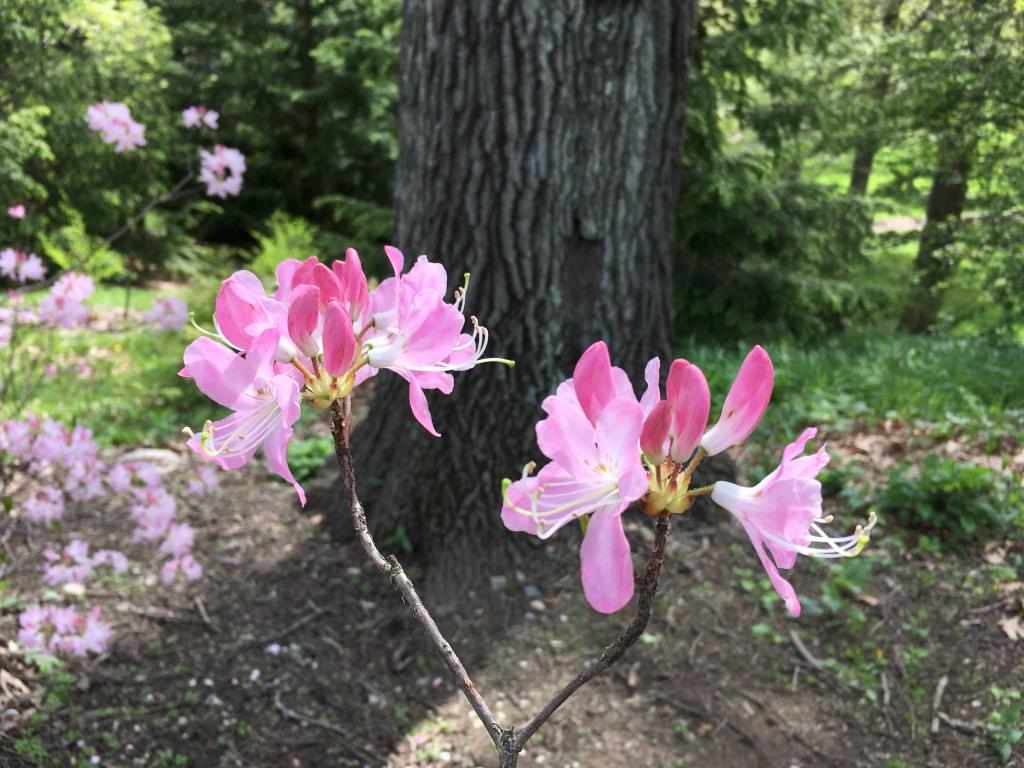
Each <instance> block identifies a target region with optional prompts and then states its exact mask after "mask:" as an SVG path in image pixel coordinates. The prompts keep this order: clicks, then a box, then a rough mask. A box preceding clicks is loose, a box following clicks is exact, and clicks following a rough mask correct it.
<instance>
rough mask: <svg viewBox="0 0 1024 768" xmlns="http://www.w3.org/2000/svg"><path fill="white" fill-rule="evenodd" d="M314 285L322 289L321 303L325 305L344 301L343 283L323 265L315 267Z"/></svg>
mask: <svg viewBox="0 0 1024 768" xmlns="http://www.w3.org/2000/svg"><path fill="white" fill-rule="evenodd" d="M313 284H314V285H315V286H316V287H317V288H319V289H320V301H322V302H323V303H324V304H330V303H331V302H332V301H341V300H342V295H341V281H340V280H338V278H337V276H336V275H335V274H334V273H333V272H331V270H330V269H328V268H327V267H326V266H324V265H323V264H320V263H317V265H316V266H315V267H313Z"/></svg>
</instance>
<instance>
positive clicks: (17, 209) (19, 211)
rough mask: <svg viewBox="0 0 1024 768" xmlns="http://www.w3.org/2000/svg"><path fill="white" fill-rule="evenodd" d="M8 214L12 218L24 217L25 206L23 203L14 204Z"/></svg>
mask: <svg viewBox="0 0 1024 768" xmlns="http://www.w3.org/2000/svg"><path fill="white" fill-rule="evenodd" d="M7 215H8V216H10V217H11V218H12V219H24V218H25V206H24V205H22V204H21V203H18V204H17V205H12V206H11V207H10V208H8V209H7Z"/></svg>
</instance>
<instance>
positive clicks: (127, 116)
mask: <svg viewBox="0 0 1024 768" xmlns="http://www.w3.org/2000/svg"><path fill="white" fill-rule="evenodd" d="M85 115H86V119H88V121H89V129H90V130H93V131H97V132H99V133H100V134H101V135H102V137H103V141H104V142H106V143H107V144H113V145H114V151H115V152H133V151H135V150H136V149H138V148H139V147H144V146H145V145H146V139H145V136H144V135H143V134H144V132H145V130H146V126H144V125H141V124H140V123H137V122H135V121H134V120H132V113H131V110H130V109H128V107H127V106H126V105H124V104H122V103H121V102H117V101H113V102H112V101H101V102H100V103H98V104H93V105H92V106H91V107H89V109H87V110H86V113H85Z"/></svg>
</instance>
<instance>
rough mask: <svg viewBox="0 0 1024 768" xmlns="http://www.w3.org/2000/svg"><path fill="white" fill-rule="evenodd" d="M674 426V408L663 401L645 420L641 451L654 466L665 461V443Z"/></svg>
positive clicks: (641, 434)
mask: <svg viewBox="0 0 1024 768" xmlns="http://www.w3.org/2000/svg"><path fill="white" fill-rule="evenodd" d="M671 426H672V407H671V406H670V405H669V403H668V401H667V400H662V401H661V402H659V403H658V404H657V405H655V406H654V408H653V409H652V410H651V412H650V413H649V414H648V415H647V418H646V419H644V425H643V428H642V429H641V430H640V450H641V451H643V454H644V456H646V457H647V459H648V460H649V461H651V462H652V463H654V464H661V463H662V462H663V461H665V441H666V440H667V439H668V431H669V429H670V428H671Z"/></svg>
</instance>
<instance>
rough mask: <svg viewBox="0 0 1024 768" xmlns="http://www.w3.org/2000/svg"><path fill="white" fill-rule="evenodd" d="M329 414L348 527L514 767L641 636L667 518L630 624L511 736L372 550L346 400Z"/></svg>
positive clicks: (393, 567)
mask: <svg viewBox="0 0 1024 768" xmlns="http://www.w3.org/2000/svg"><path fill="white" fill-rule="evenodd" d="M331 416H332V418H331V433H332V434H333V435H334V450H335V454H336V455H337V457H338V468H339V469H340V470H341V479H342V485H343V486H344V489H345V494H346V496H347V497H348V502H349V507H350V509H351V510H352V524H353V526H354V527H355V531H356V535H357V536H358V537H359V542H360V543H361V544H362V546H363V549H364V550H365V551H366V554H367V556H368V557H369V558H370V561H371V562H372V563H373V564H374V565H375V566H376V567H377V570H379V571H380V572H381V573H383V574H384V575H385V576H387V577H388V578H389V579H390V580H391V583H392V585H394V587H395V589H397V590H398V591H399V592H400V593H401V594H402V597H403V598H404V599H405V603H406V605H407V606H409V610H410V611H411V612H412V615H413V616H414V617H415V618H416V621H418V622H419V624H420V626H421V627H422V628H423V631H424V632H425V633H426V635H427V637H428V638H429V639H430V642H431V643H433V645H434V647H435V648H436V649H437V652H438V653H439V654H440V655H441V658H443V659H444V662H445V664H447V665H448V669H449V670H450V671H451V673H452V675H453V676H454V677H455V682H456V683H457V684H458V686H459V689H460V690H461V691H462V694H463V695H464V696H465V697H466V700H467V701H469V704H470V706H471V707H473V711H474V712H476V715H477V717H478V718H479V719H480V722H482V723H483V724H484V727H485V728H486V729H487V733H488V734H489V735H490V737H491V741H493V742H494V746H495V748H496V749H497V751H498V755H499V757H500V763H499V766H500V768H515V766H516V764H517V762H518V758H519V753H520V752H521V751H522V750H523V748H524V747H525V746H526V743H527V742H528V741H529V740H530V737H532V736H533V735H534V734H535V733H536V732H537V730H538V729H539V728H540V727H541V726H542V725H543V724H544V723H545V722H547V720H548V718H550V717H551V716H552V715H553V714H554V713H555V711H556V710H557V709H558V708H559V707H560V706H562V704H564V703H565V702H566V701H567V700H568V699H569V697H570V696H572V695H573V694H574V693H575V692H576V691H577V690H579V689H580V688H581V687H583V686H584V685H586V684H587V683H588V682H590V681H591V680H593V679H594V678H595V677H597V676H598V675H599V674H601V673H602V672H604V671H605V670H606V669H608V668H609V667H611V666H612V665H613V664H614V663H615V662H616V661H618V660H619V659H620V658H621V657H622V655H623V654H624V653H625V652H626V651H627V650H628V649H629V648H630V647H631V646H632V645H633V644H634V643H636V641H637V640H638V639H639V638H640V636H641V635H643V633H644V630H645V629H646V628H647V622H648V621H650V618H651V611H652V609H653V606H654V595H655V593H656V592H657V590H658V578H659V576H660V575H661V564H662V560H663V558H664V554H665V543H666V541H667V540H668V528H669V523H668V516H667V515H663V516H661V517H659V518H658V524H657V527H656V529H655V536H654V547H653V549H652V551H651V556H650V559H649V560H648V561H647V567H646V568H645V569H644V573H643V575H642V576H639V577H637V583H638V586H639V588H640V597H639V603H638V605H637V613H636V616H635V617H634V618H633V621H632V622H631V623H630V625H629V626H628V627H627V628H626V630H625V631H624V632H623V633H622V634H621V635H620V636H619V638H618V639H617V640H616V641H615V642H614V643H612V644H611V645H609V646H608V647H607V648H605V649H604V651H603V652H602V653H601V655H600V656H599V657H597V658H596V659H594V660H593V661H591V662H589V663H588V664H587V665H586V666H585V667H584V668H583V670H582V671H580V673H579V674H578V675H576V677H575V678H573V679H572V681H570V682H569V683H568V684H567V685H566V686H565V687H564V688H562V690H560V691H559V692H558V693H557V694H556V695H555V696H554V697H553V698H552V699H551V701H549V702H548V703H547V704H546V705H544V707H543V708H542V709H541V710H540V712H539V713H538V714H537V716H536V717H534V718H533V719H532V720H531V721H530V722H529V723H527V724H526V726H525V727H524V728H523V729H522V730H521V731H519V732H518V733H517V732H516V730H515V728H513V727H511V726H502V725H500V724H499V723H498V722H497V720H496V719H495V718H494V715H493V713H492V712H491V710H490V707H488V706H487V702H486V701H484V697H483V696H482V695H481V694H480V692H479V691H478V690H477V688H476V686H475V685H474V684H473V681H472V679H470V677H469V673H468V672H467V671H466V668H465V666H463V664H462V661H461V660H460V659H459V657H458V655H457V654H456V653H455V651H454V649H453V648H452V646H451V643H449V642H448V641H447V640H446V639H445V637H444V635H442V634H441V630H440V629H439V628H438V626H437V623H436V622H435V621H434V619H433V617H432V616H431V615H430V611H428V610H427V607H426V606H425V605H424V604H423V601H422V600H421V599H420V596H419V595H418V594H417V592H416V588H415V587H414V586H413V583H412V581H410V580H409V577H408V576H406V574H405V571H404V570H403V569H402V565H401V564H400V563H399V562H398V559H397V558H396V557H394V556H393V555H388V556H385V555H383V554H382V553H381V551H380V550H379V549H378V548H377V544H376V542H374V540H373V535H372V534H371V533H370V529H369V527H368V526H367V524H366V512H365V511H364V510H363V505H362V504H361V503H360V502H359V495H358V494H357V492H356V482H355V470H354V468H353V466H352V452H351V450H350V448H351V442H350V437H351V436H350V428H351V422H352V401H351V398H350V397H346V398H344V399H342V400H340V401H335V402H334V404H333V405H332V406H331Z"/></svg>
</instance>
